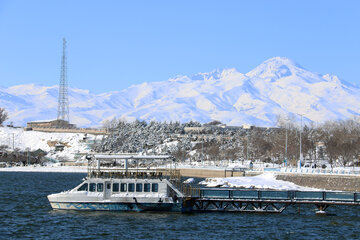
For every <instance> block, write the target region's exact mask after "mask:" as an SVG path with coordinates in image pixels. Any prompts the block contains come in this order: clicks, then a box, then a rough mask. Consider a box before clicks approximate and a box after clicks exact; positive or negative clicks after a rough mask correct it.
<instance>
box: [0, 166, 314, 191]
mask: <svg viewBox="0 0 360 240" xmlns="http://www.w3.org/2000/svg"><path fill="white" fill-rule="evenodd" d="M0 172H49V173H51V172H52V173H56V172H63V173H86V172H87V167H86V166H24V167H9V168H0ZM189 179H191V178H189ZM189 182H190V181H189ZM200 184H202V185H204V186H207V187H237V188H248V189H251V188H257V189H274V190H298V191H318V190H320V189H316V188H309V187H301V186H298V185H296V184H294V183H292V182H287V181H282V180H277V179H276V178H275V174H274V173H264V174H261V175H258V176H253V177H227V178H207V179H205V180H204V181H202V182H200Z"/></svg>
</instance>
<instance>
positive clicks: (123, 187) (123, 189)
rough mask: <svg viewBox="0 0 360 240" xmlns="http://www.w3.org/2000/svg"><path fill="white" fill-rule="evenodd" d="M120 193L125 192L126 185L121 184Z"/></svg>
mask: <svg viewBox="0 0 360 240" xmlns="http://www.w3.org/2000/svg"><path fill="white" fill-rule="evenodd" d="M120 191H121V192H126V183H122V184H121V185H120Z"/></svg>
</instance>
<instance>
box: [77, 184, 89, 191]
mask: <svg viewBox="0 0 360 240" xmlns="http://www.w3.org/2000/svg"><path fill="white" fill-rule="evenodd" d="M87 190H88V184H87V183H84V184H83V185H81V187H79V188H78V191H87Z"/></svg>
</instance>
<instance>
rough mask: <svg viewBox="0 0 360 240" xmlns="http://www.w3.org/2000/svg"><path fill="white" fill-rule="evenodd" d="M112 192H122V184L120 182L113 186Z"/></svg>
mask: <svg viewBox="0 0 360 240" xmlns="http://www.w3.org/2000/svg"><path fill="white" fill-rule="evenodd" d="M112 191H113V192H116V193H118V192H120V184H119V183H118V182H116V183H113V184H112Z"/></svg>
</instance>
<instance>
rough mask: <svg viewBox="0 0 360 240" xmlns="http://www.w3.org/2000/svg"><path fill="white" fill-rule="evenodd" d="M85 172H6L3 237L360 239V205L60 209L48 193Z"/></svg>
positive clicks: (0, 188) (1, 189) (0, 218)
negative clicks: (321, 211)
mask: <svg viewBox="0 0 360 240" xmlns="http://www.w3.org/2000/svg"><path fill="white" fill-rule="evenodd" d="M84 176H85V175H84V174H73V173H9V172H0V238H1V239H26V238H31V239H84V238H86V239H360V206H359V207H330V208H329V209H328V212H329V213H332V214H334V216H316V215H315V214H314V207H313V206H310V207H307V206H301V208H300V209H298V208H297V207H293V208H289V209H287V210H286V211H285V212H284V213H282V214H244V213H193V214H181V213H125V212H90V211H89V212H79V211H54V210H51V207H50V205H49V203H48V201H47V198H46V196H47V195H48V194H51V193H56V192H60V191H63V190H68V189H71V188H73V187H74V186H76V185H77V184H79V183H80V182H81V179H82V178H83V177H84ZM299 210H300V213H299Z"/></svg>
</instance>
